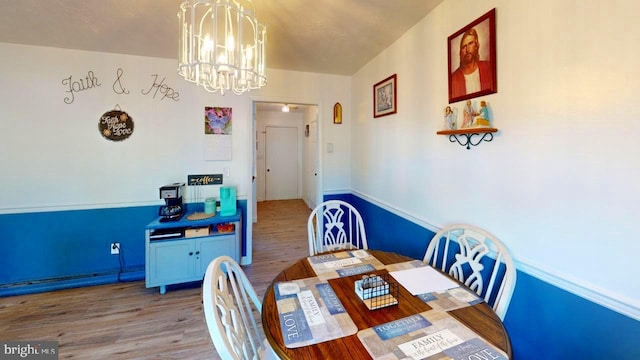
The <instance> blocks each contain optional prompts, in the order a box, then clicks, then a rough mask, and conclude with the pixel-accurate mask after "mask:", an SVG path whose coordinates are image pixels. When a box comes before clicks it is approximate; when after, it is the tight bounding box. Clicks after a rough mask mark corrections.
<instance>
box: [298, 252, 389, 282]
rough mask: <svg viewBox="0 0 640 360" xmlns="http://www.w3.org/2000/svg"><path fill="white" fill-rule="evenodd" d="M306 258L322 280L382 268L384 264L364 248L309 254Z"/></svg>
mask: <svg viewBox="0 0 640 360" xmlns="http://www.w3.org/2000/svg"><path fill="white" fill-rule="evenodd" d="M307 260H309V264H311V267H312V268H313V270H314V271H315V272H316V275H318V277H319V278H320V279H323V280H329V279H335V278H339V277H345V276H351V275H358V274H365V273H368V272H372V271H375V270H378V269H382V268H384V264H382V263H381V262H380V260H378V259H376V258H375V257H374V256H373V255H371V254H369V252H367V251H366V250H350V251H342V252H337V253H332V254H323V255H316V256H310V257H308V258H307Z"/></svg>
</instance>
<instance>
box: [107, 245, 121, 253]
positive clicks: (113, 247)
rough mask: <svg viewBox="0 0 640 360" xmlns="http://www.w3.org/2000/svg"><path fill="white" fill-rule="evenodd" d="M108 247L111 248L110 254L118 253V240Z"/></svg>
mask: <svg viewBox="0 0 640 360" xmlns="http://www.w3.org/2000/svg"><path fill="white" fill-rule="evenodd" d="M109 248H110V249H111V255H118V254H120V243H118V242H114V243H111V246H110V247H109Z"/></svg>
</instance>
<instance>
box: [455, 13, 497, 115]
mask: <svg viewBox="0 0 640 360" xmlns="http://www.w3.org/2000/svg"><path fill="white" fill-rule="evenodd" d="M447 44H448V54H449V56H448V58H449V61H448V64H449V67H448V69H447V74H448V77H449V103H450V104H451V103H453V102H456V101H461V100H467V99H471V98H475V97H478V96H483V95H487V94H493V93H495V92H497V91H498V79H497V71H496V9H495V8H494V9H491V10H490V11H489V12H488V13H486V14H484V15H482V16H481V17H479V18H478V19H476V20H475V21H473V22H472V23H470V24H469V25H467V26H465V27H463V28H462V29H460V30H458V31H456V32H455V33H454V34H453V35H451V36H449V38H448V42H447Z"/></svg>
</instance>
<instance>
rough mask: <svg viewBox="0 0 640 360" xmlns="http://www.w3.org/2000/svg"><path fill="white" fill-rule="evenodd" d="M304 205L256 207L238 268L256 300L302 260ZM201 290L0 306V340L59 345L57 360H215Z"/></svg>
mask: <svg viewBox="0 0 640 360" xmlns="http://www.w3.org/2000/svg"><path fill="white" fill-rule="evenodd" d="M310 212H311V211H310V210H309V209H308V208H307V206H306V205H305V204H304V202H303V201H302V200H282V201H266V202H261V203H258V222H257V223H254V224H253V264H252V265H250V266H245V267H243V268H244V270H245V272H246V273H247V276H248V277H249V280H251V283H252V284H253V285H254V287H255V289H256V292H257V293H258V296H260V298H262V296H263V295H264V292H265V289H266V288H267V287H268V286H269V284H270V283H271V280H272V279H273V278H274V277H275V276H276V275H277V274H278V273H279V272H280V271H281V270H283V269H284V268H286V267H287V266H288V265H289V264H291V263H293V262H294V261H295V260H297V259H299V258H301V257H304V256H307V255H308V243H307V233H306V221H307V217H308V216H309V213H310ZM201 299H202V293H201V289H200V287H199V286H191V287H187V288H181V289H171V288H169V289H168V291H167V293H166V294H165V295H160V293H159V291H158V289H157V288H153V289H147V288H145V284H144V281H135V282H127V283H119V284H112V285H102V286H92V287H85V288H79V289H69V290H60V291H53V292H48V293H41V294H31V295H22V296H13V297H6V298H0V339H1V340H5V341H7V340H17V341H36V340H40V341H58V342H59V345H60V349H59V352H60V359H219V357H218V355H217V353H216V351H215V349H214V347H213V344H212V343H211V340H210V337H209V333H208V331H207V328H206V325H205V321H204V314H203V312H202V300H201Z"/></svg>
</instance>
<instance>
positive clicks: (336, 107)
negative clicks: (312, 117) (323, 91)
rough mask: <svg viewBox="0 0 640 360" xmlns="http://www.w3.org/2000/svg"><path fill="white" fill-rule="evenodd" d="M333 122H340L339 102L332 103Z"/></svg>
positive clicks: (340, 106)
mask: <svg viewBox="0 0 640 360" xmlns="http://www.w3.org/2000/svg"><path fill="white" fill-rule="evenodd" d="M333 123H334V124H342V105H340V103H336V104H335V105H333Z"/></svg>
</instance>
